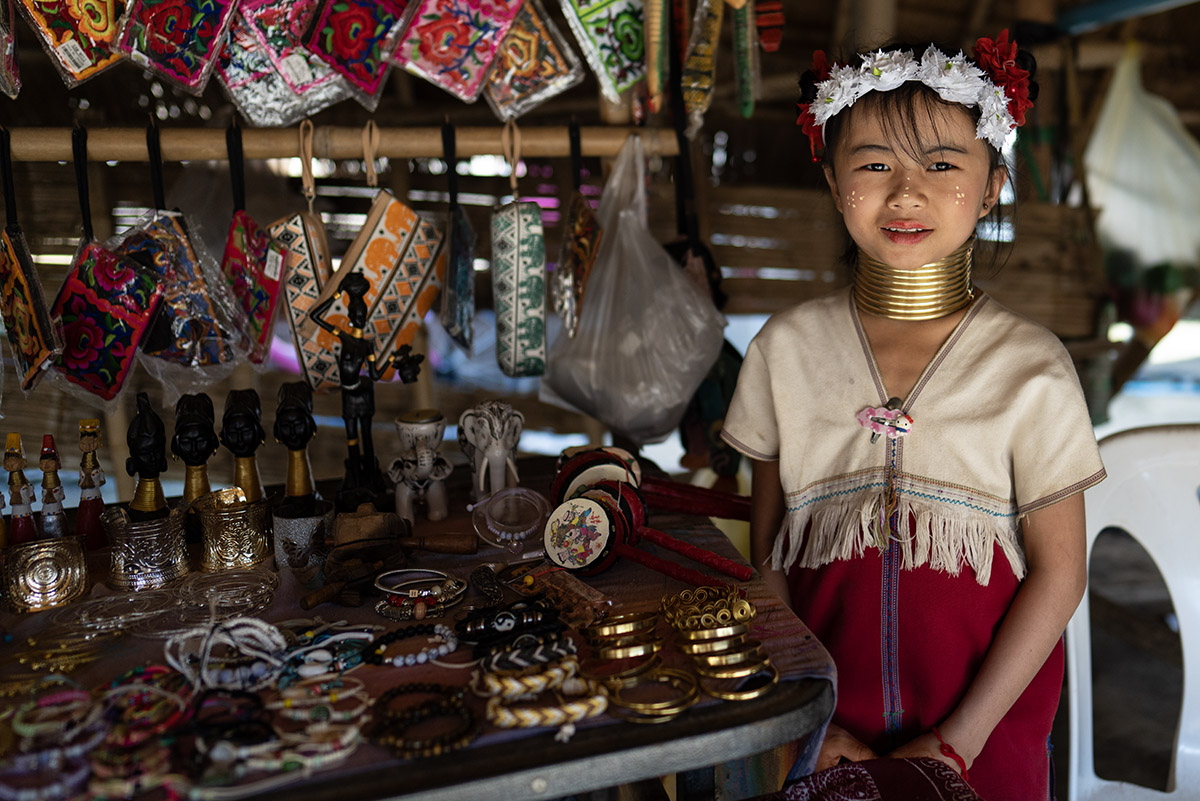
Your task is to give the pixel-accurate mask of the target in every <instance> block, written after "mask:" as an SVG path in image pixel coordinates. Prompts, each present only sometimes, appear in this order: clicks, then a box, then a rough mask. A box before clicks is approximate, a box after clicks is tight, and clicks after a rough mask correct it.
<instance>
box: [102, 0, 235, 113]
mask: <svg viewBox="0 0 1200 801" xmlns="http://www.w3.org/2000/svg"><path fill="white" fill-rule="evenodd" d="M236 10H237V3H236V2H235V1H234V0H131V1H130V2H129V5H128V7H127V8H126V11H125V16H124V17H123V18H122V24H121V33H120V35H119V37H118V38H117V44H116V50H117V52H119V53H124V54H125V55H126V56H128V57H129V60H130V61H132V62H133V63H135V64H137V65H138V66H139V67H142V68H143V69H146V70H149V71H150V72H153V73H155V74H156V75H158V76H160V77H162V78H165V79H166V80H168V81H171V82H172V83H174V84H175V85H176V86H178V87H180V88H181V89H183V90H184V91H185V92H190V93H191V94H194V95H200V94H202V93H203V92H204V87H205V86H206V85H207V84H208V79H209V76H211V75H212V71H213V69H214V68H215V67H216V66H217V56H218V55H219V54H220V52H221V48H223V47H224V46H225V37H226V34H227V33H228V32H229V26H230V25H232V24H233V17H234V12H235V11H236Z"/></svg>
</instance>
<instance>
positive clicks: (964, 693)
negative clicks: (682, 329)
mask: <svg viewBox="0 0 1200 801" xmlns="http://www.w3.org/2000/svg"><path fill="white" fill-rule="evenodd" d="M1023 56H1024V54H1022V57H1023ZM859 60H860V61H861V63H859V64H853V65H846V66H836V65H835V66H833V68H832V69H830V67H829V66H828V65H827V64H825V63H824V55H823V54H820V53H819V54H818V57H817V64H816V67H815V70H816V75H815V76H810V75H809V76H806V78H807V80H805V81H803V82H802V86H804V87H805V88H806V90H807V95H806V96H805V97H804V98H803V100H804V103H803V104H802V105H801V107H800V108H801V118H800V121H799V122H800V124H803V125H804V130H805V132H806V133H808V134H809V135H810V136H811V137H812V138H813V140H814V147H816V146H819V145H821V144H823V145H824V167H825V175H826V178H827V180H828V182H829V187H830V191H831V192H832V194H833V201H834V204H835V205H836V206H837V209H838V211H840V212H841V214H842V217H843V219H844V221H845V223H846V228H847V229H848V230H849V232H850V236H851V237H852V238H853V240H854V244H855V246H856V249H857V254H856V258H855V259H854V283H853V286H852V287H850V288H849V289H847V290H843V291H841V292H839V293H837V294H835V295H833V296H830V297H827V298H822V299H819V300H815V301H811V302H808V303H804V304H802V305H800V306H798V307H796V308H794V309H791V310H789V311H786V312H783V313H781V314H778V315H775V316H774V317H772V318H771V320H769V321H768V322H767V324H766V325H765V326H764V327H763V329H762V331H761V332H760V333H759V334H758V336H757V337H756V338H755V339H754V341H753V342H751V344H750V347H749V348H748V350H747V353H746V357H745V362H744V364H743V366H742V371H741V374H740V377H739V381H738V388H737V393H736V395H735V397H734V399H733V403H732V406H731V408H730V410H729V413H728V415H727V416H726V419H725V428H724V432H723V436H724V438H725V439H726V440H727V441H728V442H729V443H730V444H731V445H733V446H734V447H736V448H737V449H738V450H740V451H741V452H742V453H744V454H746V455H747V456H749V457H751V458H752V459H753V460H755V461H754V489H753V506H754V513H753V520H752V522H751V550H752V558H753V561H754V563H755V565H756V566H757V567H759V568H760V569H761V570H762V571H763V573H764V575H765V576H766V577H767V580H768V582H769V583H771V585H772V586H773V587H774V588H775V589H776V591H777V592H778V593H779V594H780V596H781V597H783V598H788V599H790V601H791V603H792V605H793V607H794V609H795V611H796V613H797V614H798V615H799V616H800V617H801V618H802V619H803V620H804V621H805V622H806V623H807V624H808V625H809V626H810V627H811V628H812V630H813V631H814V633H816V635H817V636H818V637H819V638H820V639H821V641H822V642H823V643H824V644H825V645H826V647H827V648H828V649H829V651H830V653H831V654H832V655H833V658H834V661H835V663H836V665H837V669H838V681H837V707H836V711H835V712H834V716H833V722H832V724H831V725H830V726H829V728H828V732H827V733H826V735H825V740H824V744H823V746H822V749H821V755H820V758H819V762H818V768H823V767H828V766H831V765H836V764H837V763H838V762H839V761H841V760H842V759H849V760H852V761H859V760H863V759H868V758H872V757H874V756H895V757H916V756H925V757H932V758H935V759H940V760H942V761H944V762H947V763H948V764H950V765H951V766H953V767H954V768H955V769H956V770H957V771H959V772H960V773H961V774H962V775H963V776H964V777H969V778H968V780H969V782H970V783H971V784H972V786H973V787H974V788H975V789H976V790H977V792H979V794H980V795H981V796H983V798H985V799H987V801H1002V800H1003V799H1014V801H1031V799H1038V798H1047V797H1048V795H1049V788H1048V777H1049V766H1048V755H1047V741H1048V737H1049V734H1050V726H1051V722H1052V720H1053V718H1054V713H1055V710H1056V708H1057V705H1058V697H1059V690H1060V688H1061V686H1062V675H1063V657H1062V647H1061V642H1060V640H1061V635H1062V632H1063V629H1064V628H1065V626H1066V623H1067V620H1068V619H1069V618H1070V616H1071V614H1072V612H1073V611H1074V609H1075V607H1076V605H1077V604H1078V603H1079V600H1080V598H1081V597H1082V594H1083V589H1084V585H1085V582H1086V566H1085V545H1084V517H1083V499H1082V494H1081V493H1082V491H1083V490H1084V489H1086V488H1087V487H1090V486H1092V485H1093V484H1095V483H1097V482H1099V481H1100V480H1101V479H1103V477H1104V468H1103V466H1102V465H1101V463H1100V458H1099V451H1098V448H1097V446H1096V440H1095V437H1094V435H1093V433H1092V428H1091V424H1090V422H1089V419H1088V414H1087V409H1086V407H1085V405H1084V400H1083V396H1082V393H1081V391H1080V387H1079V382H1078V379H1077V378H1076V375H1075V371H1074V368H1073V366H1072V364H1071V360H1070V358H1069V357H1068V355H1067V353H1066V351H1065V349H1064V348H1063V347H1062V345H1061V343H1060V342H1059V341H1058V340H1057V338H1055V336H1054V335H1053V334H1051V333H1050V332H1049V331H1047V330H1045V329H1043V328H1041V327H1040V326H1038V325H1036V324H1034V323H1032V322H1030V321H1028V320H1026V319H1024V318H1022V317H1020V316H1018V315H1016V314H1014V313H1013V312H1011V311H1009V310H1008V309H1005V308H1004V307H1002V306H1000V305H999V304H998V303H996V301H994V300H992V299H990V298H989V297H988V296H987V295H985V294H983V293H981V292H979V291H977V290H974V289H973V288H972V285H971V279H970V271H971V258H972V251H973V249H974V245H975V240H974V232H975V227H976V224H977V223H978V222H979V220H981V219H982V218H983V217H985V216H986V215H987V214H988V212H989V210H994V208H995V205H996V202H997V199H998V198H999V195H1000V189H1001V187H1002V186H1003V184H1004V181H1005V177H1006V172H1005V168H1004V163H1003V160H1002V158H1001V156H1000V148H1001V146H1002V145H1003V143H1004V140H1005V138H1006V137H1007V136H1008V134H1009V133H1010V131H1011V130H1012V129H1013V128H1015V127H1016V126H1017V125H1019V124H1021V123H1022V122H1023V121H1024V114H1025V111H1026V110H1027V109H1028V107H1029V106H1030V105H1031V103H1030V98H1031V95H1034V94H1035V93H1036V89H1035V87H1033V85H1032V83H1031V81H1030V76H1029V73H1028V71H1027V70H1026V69H1024V68H1023V67H1021V66H1019V65H1018V54H1017V50H1016V45H1015V44H1012V43H1010V42H1008V40H1007V32H1005V33H1003V34H1001V36H1000V37H999V39H998V40H997V41H992V40H988V39H981V40H979V43H978V45H977V49H976V56H975V59H974V60H970V59H967V58H966V57H964V56H963V55H962V54H959V55H957V56H954V57H951V56H948V55H946V54H945V53H943V52H941V51H940V50H939V49H937V48H936V47H932V46H930V47H929V48H928V49H925V50H923V51H922V50H921V49H917V50H909V49H905V48H891V49H885V50H880V51H876V52H874V53H870V54H866V55H863V56H860V59H859ZM815 152H816V150H815V149H814V153H815Z"/></svg>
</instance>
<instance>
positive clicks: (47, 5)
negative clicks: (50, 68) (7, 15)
mask: <svg viewBox="0 0 1200 801" xmlns="http://www.w3.org/2000/svg"><path fill="white" fill-rule="evenodd" d="M123 6H124V2H123V0H114V1H113V2H107V3H91V2H88V0H21V5H20V8H21V11H22V12H24V14H25V19H26V20H27V21H28V22H29V27H31V28H33V31H34V33H36V34H37V37H38V41H39V42H41V45H42V49H43V50H45V51H46V55H48V56H49V57H50V63H52V64H53V65H54V68H55V69H57V70H58V74H59V75H60V76H62V79H63V83H65V84H66V85H67V87H68V88H74V87H76V86H78V85H79V84H81V83H83V82H84V81H86V80H87V79H88V78H91V77H94V76H96V75H98V74H100V73H101V72H103V71H104V70H106V69H108V68H109V67H111V66H113V65H114V64H116V63H117V62H118V61H120V60H121V58H122V56H121V54H120V53H114V52H111V51H110V50H109V44H110V43H111V42H112V40H113V37H114V36H115V35H116V31H117V22H118V20H119V19H120V17H121V9H122V7H123Z"/></svg>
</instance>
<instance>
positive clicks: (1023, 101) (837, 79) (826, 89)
mask: <svg viewBox="0 0 1200 801" xmlns="http://www.w3.org/2000/svg"><path fill="white" fill-rule="evenodd" d="M1016 54H1017V45H1016V43H1015V42H1009V41H1008V31H1007V30H1006V31H1003V32H1001V34H1000V36H998V37H997V38H996V40H995V41H993V40H991V39H980V40H979V41H978V42H977V44H976V50H975V59H976V61H977V62H978V64H979V66H976V64H974V63H972V62H971V61H970V60H969V59H968V58H967V57H966V56H965V55H963V54H962V53H961V52H960V53H959V54H958V55H957V56H954V57H953V58H951V57H949V56H947V55H946V54H945V53H943V52H942V51H941V50H939V49H938V48H937V47H935V46H933V45H930V46H929V47H928V48H927V49H926V50H925V53H924V54H923V55H922V56H921V60H920V61H918V60H917V59H916V58H915V57H914V56H913V53H912V51H911V50H893V51H887V52H885V51H883V50H878V51H876V52H874V53H867V54H865V55H863V56H861V57H860V58H861V60H862V63H861V64H860V65H859V66H858V67H852V66H850V65H838V64H834V65H830V64H829V63H828V62H827V61H826V59H825V54H824V53H823V52H820V51H818V52H817V53H816V54H815V57H814V59H813V62H814V63H813V69H814V71H815V72H816V74H817V78H818V83H817V94H816V98H815V99H814V100H813V101H812V102H811V103H801V104H800V106H799V109H800V116H799V118H798V119H797V120H796V123H797V124H798V125H802V126H803V127H804V132H805V133H806V134H808V136H809V137H810V138H811V139H812V143H813V152H814V154H815V153H816V150H817V148H818V147H819V146H821V145H823V143H824V132H825V123H827V122H828V121H829V120H830V119H832V118H833V117H834V116H836V115H837V114H839V113H841V112H842V111H845V110H846V109H848V108H850V107H851V106H853V105H854V104H855V103H856V102H857V101H858V99H859V98H861V97H862V96H863V95H865V94H867V93H868V92H890V91H891V90H893V89H896V88H898V87H900V86H901V85H903V84H905V83H907V82H908V81H920V82H921V83H923V84H925V85H926V86H928V87H929V88H930V89H933V90H934V91H935V92H937V94H938V96H939V97H940V98H942V99H943V100H945V101H946V102H948V103H961V104H962V105H964V106H970V107H975V108H978V109H979V111H980V115H979V124H978V125H977V126H976V128H975V136H976V138H978V139H983V140H985V141H987V142H988V143H989V144H991V146H992V147H994V148H996V150H1000V149H1002V148H1003V146H1004V140H1005V139H1007V138H1008V135H1009V133H1010V132H1011V131H1012V130H1013V129H1014V128H1016V127H1017V126H1018V125H1022V124H1024V122H1025V112H1026V111H1028V110H1029V108H1030V107H1031V106H1032V105H1033V103H1032V102H1031V101H1030V100H1029V73H1028V72H1027V71H1025V70H1024V69H1022V68H1021V67H1019V66H1017V64H1016ZM985 70H986V72H985Z"/></svg>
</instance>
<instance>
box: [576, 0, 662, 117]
mask: <svg viewBox="0 0 1200 801" xmlns="http://www.w3.org/2000/svg"><path fill="white" fill-rule="evenodd" d="M562 10H563V16H564V17H566V18H567V24H568V25H569V26H570V27H571V31H572V32H573V33H574V34H575V40H576V41H577V42H578V43H579V48H580V49H581V50H583V57H584V58H585V59H587V63H588V65H589V66H590V67H591V68H592V72H594V73H596V78H597V79H598V80H599V81H600V91H601V92H603V93H604V96H605V97H606V98H608V99H609V100H610V101H612V102H613V103H618V102H620V100H621V93H622V92H624V91H625V90H626V89H628V88H629V87H631V86H633V85H634V84H636V83H637V82H638V81H640V80H641V79H642V78H643V77H644V76H645V74H646V38H645V32H644V31H643V29H642V0H597V2H594V3H593V2H588V0H562Z"/></svg>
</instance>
